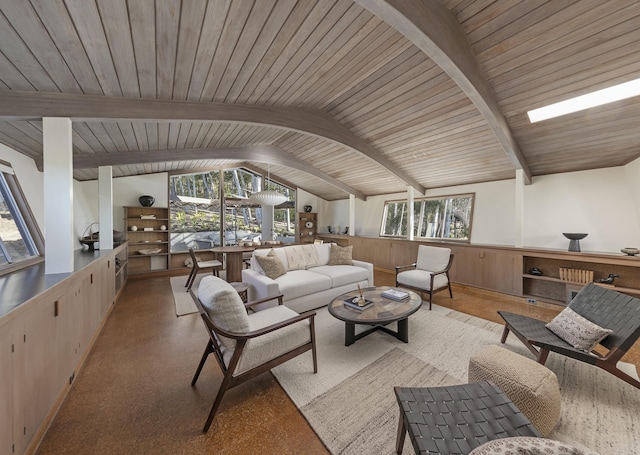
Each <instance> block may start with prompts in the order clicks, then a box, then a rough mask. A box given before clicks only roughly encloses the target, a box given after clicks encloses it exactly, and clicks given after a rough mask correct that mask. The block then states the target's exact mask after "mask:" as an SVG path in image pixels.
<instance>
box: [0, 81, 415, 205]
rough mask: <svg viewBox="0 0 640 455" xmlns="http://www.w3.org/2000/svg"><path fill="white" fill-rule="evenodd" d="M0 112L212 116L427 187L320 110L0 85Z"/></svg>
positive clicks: (84, 117)
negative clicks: (307, 143)
mask: <svg viewBox="0 0 640 455" xmlns="http://www.w3.org/2000/svg"><path fill="white" fill-rule="evenodd" d="M0 117H10V118H13V119H15V118H21V117H23V118H27V119H33V118H34V117H35V118H37V117H67V118H71V119H72V120H73V121H81V122H95V121H98V122H105V121H123V120H125V121H126V120H129V121H133V120H149V121H152V122H179V121H211V122H236V123H244V124H257V125H263V126H273V127H277V128H283V129H285V130H289V131H296V132H299V133H304V134H310V135H312V136H316V137H320V138H322V139H327V140H329V141H332V142H335V143H338V144H341V145H344V146H346V147H348V148H350V149H351V150H353V151H356V152H358V153H361V154H363V155H365V156H366V157H368V158H369V159H371V160H373V161H374V162H376V163H378V164H379V165H381V166H382V167H384V168H385V169H387V171H388V172H390V173H392V174H393V175H395V176H396V177H397V178H399V179H400V180H401V181H403V182H404V183H406V184H407V185H409V186H411V187H413V188H415V189H416V190H417V191H419V192H420V193H422V194H424V193H425V191H426V189H425V187H424V186H422V185H421V184H420V183H419V182H418V181H417V180H415V179H413V178H411V177H410V176H408V175H407V174H406V172H404V171H403V170H402V169H400V167H399V166H397V165H396V164H395V163H393V162H391V161H390V160H388V159H387V158H386V157H385V156H384V155H383V154H382V153H380V152H379V151H378V150H376V149H375V148H374V147H373V146H372V145H370V144H369V143H368V142H367V141H365V140H364V139H362V138H360V137H358V136H356V135H355V134H353V132H351V130H349V129H348V128H347V127H346V126H344V125H342V124H341V123H340V122H338V121H337V120H335V119H334V118H333V117H332V116H330V115H329V114H327V113H326V112H324V111H322V110H319V109H305V108H297V107H286V106H284V107H283V106H259V105H243V104H223V103H200V102H189V101H174V100H156V99H140V98H122V97H107V96H100V95H78V94H65V93H53V92H31V91H18V90H0ZM283 165H285V166H286V165H287V164H286V163H283Z"/></svg>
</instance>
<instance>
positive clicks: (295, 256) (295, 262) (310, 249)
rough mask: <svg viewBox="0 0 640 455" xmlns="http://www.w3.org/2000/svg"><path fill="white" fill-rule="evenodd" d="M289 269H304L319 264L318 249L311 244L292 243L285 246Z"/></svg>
mask: <svg viewBox="0 0 640 455" xmlns="http://www.w3.org/2000/svg"><path fill="white" fill-rule="evenodd" d="M285 253H286V255H287V262H288V263H289V270H304V269H308V268H309V267H315V266H317V265H320V257H319V256H318V250H317V249H316V247H315V246H313V245H293V246H289V247H287V248H285Z"/></svg>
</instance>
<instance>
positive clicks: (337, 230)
mask: <svg viewBox="0 0 640 455" xmlns="http://www.w3.org/2000/svg"><path fill="white" fill-rule="evenodd" d="M336 234H340V226H336Z"/></svg>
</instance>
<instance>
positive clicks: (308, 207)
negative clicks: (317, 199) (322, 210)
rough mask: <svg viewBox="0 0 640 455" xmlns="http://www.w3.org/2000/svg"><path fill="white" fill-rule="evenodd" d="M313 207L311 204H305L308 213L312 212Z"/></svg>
mask: <svg viewBox="0 0 640 455" xmlns="http://www.w3.org/2000/svg"><path fill="white" fill-rule="evenodd" d="M312 209H313V207H311V206H310V205H305V206H304V211H305V212H307V213H311V210H312Z"/></svg>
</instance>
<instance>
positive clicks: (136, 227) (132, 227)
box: [131, 224, 138, 232]
mask: <svg viewBox="0 0 640 455" xmlns="http://www.w3.org/2000/svg"><path fill="white" fill-rule="evenodd" d="M131 230H132V231H133V232H136V231H137V230H138V226H136V225H135V224H134V225H133V226H131Z"/></svg>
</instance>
